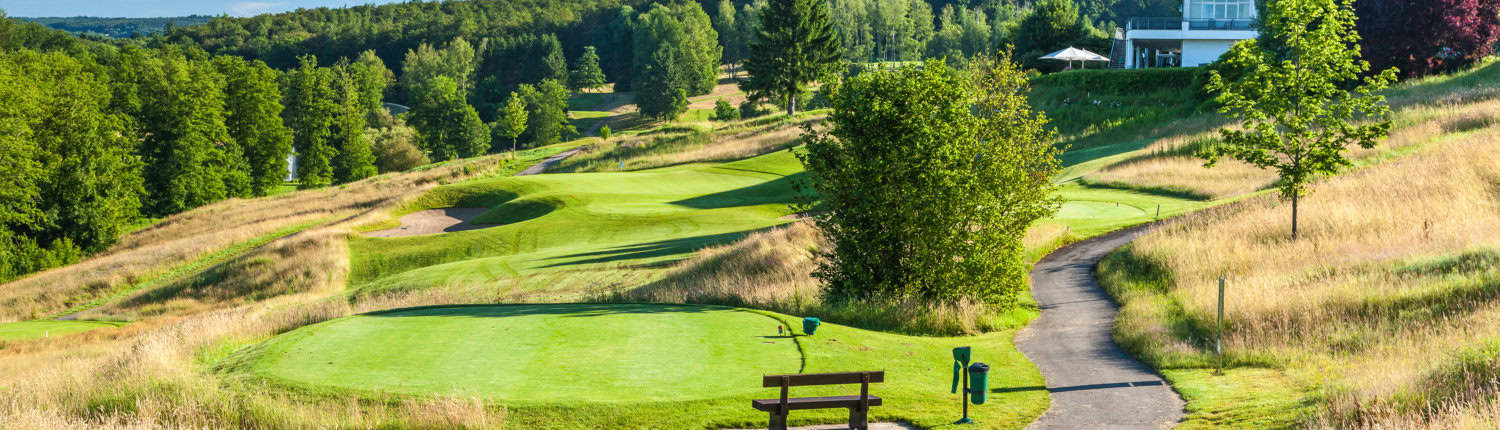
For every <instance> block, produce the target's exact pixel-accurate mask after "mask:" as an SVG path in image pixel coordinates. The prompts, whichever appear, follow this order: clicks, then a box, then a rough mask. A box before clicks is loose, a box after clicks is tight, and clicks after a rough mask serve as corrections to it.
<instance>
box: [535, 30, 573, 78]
mask: <svg viewBox="0 0 1500 430" xmlns="http://www.w3.org/2000/svg"><path fill="white" fill-rule="evenodd" d="M545 43H546V47H545V48H546V53H545V54H543V55H542V63H541V64H542V76H544V78H543V79H552V80H555V81H558V82H561V83H562V84H563V86H567V85H568V59H567V57H564V56H563V49H562V42H559V41H558V40H557V38H556V37H551V38H547V39H546V40H545Z"/></svg>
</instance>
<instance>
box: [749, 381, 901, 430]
mask: <svg viewBox="0 0 1500 430" xmlns="http://www.w3.org/2000/svg"><path fill="white" fill-rule="evenodd" d="M762 382H763V383H762V384H761V386H762V387H767V388H770V387H781V398H780V399H762V400H752V401H750V405H751V406H754V407H755V409H756V410H760V411H765V412H769V413H771V430H786V416H787V412H790V411H793V410H798V409H839V408H845V409H849V428H851V429H858V430H866V429H869V428H870V424H869V422H867V419H866V414H867V413H868V412H869V411H870V407H871V406H880V404H881V400H880V398H879V397H875V396H871V395H870V384H873V383H881V382H885V371H876V372H849V373H805V374H800V375H766V376H765V377H764V378H763V381H762ZM844 384H859V395H858V396H832V397H795V398H788V397H787V389H788V388H790V387H800V386H809V385H844Z"/></svg>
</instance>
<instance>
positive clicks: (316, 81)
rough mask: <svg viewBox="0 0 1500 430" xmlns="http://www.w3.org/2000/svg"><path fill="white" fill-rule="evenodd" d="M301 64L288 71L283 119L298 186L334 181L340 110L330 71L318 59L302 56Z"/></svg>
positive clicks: (323, 184) (320, 184) (325, 183)
mask: <svg viewBox="0 0 1500 430" xmlns="http://www.w3.org/2000/svg"><path fill="white" fill-rule="evenodd" d="M301 61H302V62H301V66H300V67H298V68H297V69H296V70H292V71H290V72H287V79H286V80H287V89H286V94H285V97H286V113H285V115H286V118H285V119H286V122H287V125H288V127H290V128H291V129H292V147H293V148H294V149H295V150H296V153H297V178H298V181H299V185H298V186H299V187H300V188H304V189H305V188H315V187H321V186H325V185H328V184H331V183H333V157H334V155H335V154H336V153H337V151H338V149H337V148H336V147H334V143H333V140H334V136H333V131H334V121H335V115H336V113H337V112H338V110H339V104H338V102H337V99H338V95H337V94H336V93H335V92H334V90H333V76H332V73H331V72H330V71H329V70H328V69H325V68H319V67H318V60H317V58H313V57H312V56H305V57H302V60H301Z"/></svg>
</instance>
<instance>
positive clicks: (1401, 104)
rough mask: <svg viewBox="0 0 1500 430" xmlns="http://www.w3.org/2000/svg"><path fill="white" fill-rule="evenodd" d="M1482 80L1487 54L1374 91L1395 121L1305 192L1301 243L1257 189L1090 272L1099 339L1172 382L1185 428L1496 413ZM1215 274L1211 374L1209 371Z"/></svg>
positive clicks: (1497, 212)
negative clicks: (1450, 71)
mask: <svg viewBox="0 0 1500 430" xmlns="http://www.w3.org/2000/svg"><path fill="white" fill-rule="evenodd" d="M1497 88H1500V66H1497V65H1496V63H1493V62H1490V63H1486V64H1484V65H1481V66H1480V67H1478V68H1476V69H1475V70H1472V71H1469V72H1465V73H1461V74H1459V75H1455V76H1451V77H1441V78H1434V79H1429V80H1425V81H1420V82H1414V83H1409V84H1407V85H1405V86H1403V87H1400V88H1396V89H1394V90H1392V91H1390V92H1389V94H1390V96H1391V101H1392V104H1393V105H1394V106H1396V107H1397V109H1398V114H1397V115H1398V118H1399V121H1398V127H1400V128H1399V129H1398V130H1397V131H1396V132H1395V134H1394V135H1393V136H1392V138H1390V139H1389V140H1388V141H1387V142H1386V143H1384V144H1383V145H1382V146H1381V147H1379V148H1377V149H1376V150H1373V151H1360V152H1359V157H1360V160H1361V162H1360V164H1361V167H1360V168H1358V169H1356V171H1354V172H1351V173H1348V174H1345V175H1341V176H1339V177H1336V178H1330V179H1327V180H1325V181H1322V182H1320V183H1318V184H1316V185H1315V186H1314V187H1313V192H1312V194H1311V195H1310V196H1308V197H1306V198H1304V200H1303V205H1302V210H1303V214H1302V226H1303V239H1301V240H1298V241H1291V240H1290V239H1289V236H1290V235H1289V222H1288V218H1289V216H1290V211H1289V208H1288V207H1286V206H1285V205H1284V204H1282V203H1281V202H1279V201H1278V200H1277V199H1275V198H1274V196H1261V197H1257V198H1253V199H1248V200H1246V201H1244V202H1242V203H1239V204H1234V205H1229V206H1224V207H1220V208H1216V209H1212V210H1208V211H1204V212H1201V213H1196V214H1192V215H1188V216H1186V217H1184V218H1182V219H1181V220H1179V221H1177V222H1174V223H1171V224H1169V225H1167V226H1165V227H1163V228H1161V229H1159V230H1157V231H1154V232H1152V233H1150V234H1148V235H1146V236H1143V237H1142V238H1141V239H1139V240H1137V241H1136V242H1135V244H1133V245H1132V246H1130V247H1128V248H1126V249H1125V250H1124V251H1122V252H1120V253H1117V254H1116V255H1113V256H1111V257H1110V258H1109V259H1107V260H1106V261H1105V262H1104V263H1103V264H1102V265H1101V266H1100V273H1101V275H1102V276H1103V279H1104V280H1105V281H1106V282H1105V285H1106V286H1107V287H1108V288H1109V289H1110V291H1111V292H1112V293H1113V294H1114V295H1115V296H1116V297H1117V298H1119V299H1120V300H1121V302H1122V303H1123V304H1124V311H1123V313H1122V314H1121V316H1120V319H1119V326H1118V328H1117V331H1116V338H1117V340H1118V341H1120V342H1121V344H1122V345H1124V346H1126V347H1127V349H1129V350H1131V351H1132V352H1133V353H1135V354H1136V355H1137V356H1139V357H1142V358H1143V359H1145V360H1146V361H1147V362H1148V363H1150V364H1152V365H1154V366H1156V367H1157V368H1160V369H1163V370H1164V373H1165V374H1166V376H1167V377H1168V378H1169V379H1170V380H1172V382H1173V383H1174V385H1176V386H1177V387H1179V388H1180V389H1182V391H1183V393H1184V396H1185V397H1186V398H1187V400H1188V409H1189V412H1190V416H1189V422H1188V424H1190V425H1191V426H1194V427H1208V426H1212V427H1221V426H1237V427H1247V428H1249V427H1255V428H1265V427H1283V426H1293V425H1297V426H1302V425H1308V426H1313V427H1330V428H1420V427H1429V426H1437V427H1454V428H1462V427H1490V426H1493V425H1494V424H1495V423H1496V422H1497V420H1500V413H1497V411H1496V410H1495V409H1494V405H1495V404H1494V403H1493V399H1494V397H1495V396H1496V395H1497V393H1500V392H1497V391H1496V387H1495V385H1494V383H1495V381H1496V378H1497V377H1500V372H1497V369H1500V354H1497V353H1496V348H1495V347H1494V345H1495V339H1500V328H1497V327H1500V318H1497V315H1500V308H1497V307H1496V306H1495V304H1496V303H1497V302H1496V299H1500V272H1497V271H1496V268H1497V267H1500V264H1497V263H1500V254H1497V253H1496V249H1497V247H1500V241H1497V240H1496V237H1500V235H1497V232H1496V231H1495V228H1496V226H1500V218H1497V217H1500V162H1497V160H1500V159H1497V158H1496V157H1495V156H1494V154H1495V152H1496V151H1497V150H1500V144H1497V143H1496V142H1500V140H1497V138H1500V129H1497V128H1495V127H1494V125H1495V120H1494V118H1495V117H1496V114H1497V113H1500V99H1496V98H1495V94H1497V92H1496V89H1497ZM1375 161H1381V162H1380V163H1374V162H1375ZM1211 173H1212V171H1209V172H1206V173H1205V175H1206V174H1211ZM1184 183H1192V181H1186V182H1184ZM1221 275H1222V276H1225V277H1227V279H1228V289H1227V292H1226V298H1225V302H1226V309H1225V312H1226V319H1227V322H1226V332H1225V338H1224V343H1225V362H1226V365H1227V366H1228V367H1229V369H1228V370H1227V371H1226V376H1222V377H1215V376H1211V375H1210V373H1209V371H1208V370H1207V369H1211V368H1212V367H1213V365H1214V357H1213V355H1212V347H1213V343H1212V338H1211V337H1212V333H1213V327H1214V326H1213V321H1214V315H1215V312H1216V308H1215V307H1216V305H1217V290H1216V288H1217V287H1216V279H1217V278H1218V277H1219V276H1221ZM1247 393H1254V395H1253V396H1251V395H1247Z"/></svg>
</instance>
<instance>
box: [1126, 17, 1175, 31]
mask: <svg viewBox="0 0 1500 430" xmlns="http://www.w3.org/2000/svg"><path fill="white" fill-rule="evenodd" d="M1125 28H1126V29H1128V30H1181V29H1182V18H1175V17H1170V18H1131V19H1130V23H1129V24H1126V27H1125Z"/></svg>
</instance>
